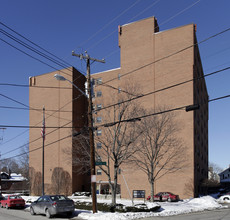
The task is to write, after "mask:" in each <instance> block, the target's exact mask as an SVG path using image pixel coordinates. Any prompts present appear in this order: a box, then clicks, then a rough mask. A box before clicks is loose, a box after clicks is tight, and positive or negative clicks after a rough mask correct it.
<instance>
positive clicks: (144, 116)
mask: <svg viewBox="0 0 230 220" xmlns="http://www.w3.org/2000/svg"><path fill="white" fill-rule="evenodd" d="M225 98H230V95H226V96H221V97H218V98H214V99H210V100H208V102H213V101H217V100H221V99H225ZM208 102H204V103H198V104H197V105H198V106H199V105H203V104H207V103H208ZM191 106H192V105H191ZM186 107H188V105H184V106H181V107H177V108H173V109H168V110H165V111H161V112H154V113H151V114H146V115H142V116H138V117H134V118H129V119H124V120H120V121H115V122H110V123H105V124H102V125H99V126H97V128H99V127H110V126H113V125H115V124H118V123H122V122H132V121H140V120H141V119H142V118H147V117H150V116H155V115H160V114H164V113H168V112H172V111H176V110H182V109H186Z"/></svg>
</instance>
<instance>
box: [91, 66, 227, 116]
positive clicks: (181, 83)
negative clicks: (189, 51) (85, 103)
mask: <svg viewBox="0 0 230 220" xmlns="http://www.w3.org/2000/svg"><path fill="white" fill-rule="evenodd" d="M229 69H230V66H229V67H226V68H223V69H220V70H217V71H214V72H211V73H208V74H205V75H203V76H200V77H197V78H193V79H190V80H186V81H183V82H180V83H177V84H174V85H171V86H167V87H164V88H161V89H158V90H155V91H152V92H148V93H146V94H141V95H138V96H136V97H133V98H131V99H127V100H124V101H121V102H118V103H115V104H111V105H108V106H105V107H102V108H101V109H99V110H95V112H98V111H101V110H104V109H107V108H110V107H113V106H116V105H120V104H123V103H126V102H131V101H133V100H136V99H139V98H143V97H145V96H148V95H152V94H155V93H158V92H162V91H165V90H168V89H172V88H175V87H177V86H181V85H184V84H186V83H189V82H192V81H195V80H199V79H203V78H205V77H208V76H211V75H214V74H217V73H220V72H223V71H226V70H229Z"/></svg>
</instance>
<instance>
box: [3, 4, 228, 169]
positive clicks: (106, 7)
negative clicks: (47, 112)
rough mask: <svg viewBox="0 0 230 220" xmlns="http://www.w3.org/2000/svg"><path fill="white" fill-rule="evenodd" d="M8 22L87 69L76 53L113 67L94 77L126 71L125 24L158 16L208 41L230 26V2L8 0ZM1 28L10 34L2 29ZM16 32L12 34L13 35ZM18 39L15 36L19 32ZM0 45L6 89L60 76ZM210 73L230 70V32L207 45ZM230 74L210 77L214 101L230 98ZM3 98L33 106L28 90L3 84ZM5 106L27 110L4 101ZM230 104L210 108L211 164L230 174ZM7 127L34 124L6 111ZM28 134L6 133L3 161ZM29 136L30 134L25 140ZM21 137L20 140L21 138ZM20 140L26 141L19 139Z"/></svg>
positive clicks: (163, 25) (203, 50)
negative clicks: (121, 29)
mask: <svg viewBox="0 0 230 220" xmlns="http://www.w3.org/2000/svg"><path fill="white" fill-rule="evenodd" d="M0 2H1V7H0V22H2V23H3V24H5V25H7V26H9V27H10V28H12V29H13V30H15V31H17V32H18V33H20V34H22V35H23V36H25V37H26V38H28V39H30V40H31V41H33V42H35V43H36V44H38V45H39V46H41V47H43V48H45V49H46V50H48V51H49V52H51V53H53V54H55V55H56V56H58V57H60V58H62V59H64V60H65V61H66V62H68V63H70V64H71V65H73V66H75V67H76V68H78V69H80V70H82V71H85V63H84V62H81V61H80V60H79V59H78V58H76V57H73V56H72V55H71V51H73V50H75V52H76V53H82V52H84V51H85V50H87V51H88V53H89V54H90V56H92V57H95V58H98V59H101V58H105V59H106V63H105V64H101V63H95V64H93V65H92V67H91V71H92V73H94V72H99V71H104V70H108V69H113V68H117V67H119V66H120V56H119V48H118V34H117V27H118V25H123V24H126V23H129V22H132V21H137V20H140V19H143V18H147V17H150V16H155V17H156V18H157V19H158V24H159V26H160V30H161V31H163V30H166V29H171V28H175V27H178V26H181V25H186V24H190V23H195V24H197V39H198V42H199V41H202V40H204V39H206V38H208V37H210V36H212V35H214V34H216V33H219V32H221V31H223V30H225V29H227V28H229V27H230V13H229V8H230V1H229V0H116V1H108V0H97V1H94V0H84V1H79V0H78V1H77V0H65V1H64V0H49V1H47V0H39V1H31V0H20V1H18V0H9V1H3V0H1V1H0ZM0 28H1V29H3V30H5V31H8V32H10V31H9V30H8V29H6V28H5V27H4V26H2V25H1V24H0ZM10 33H12V32H10ZM14 35H15V34H14ZM0 38H1V39H2V40H4V41H7V42H8V43H11V44H13V45H14V46H16V47H17V48H20V49H22V50H23V51H26V52H28V53H30V54H31V55H32V56H34V57H36V58H39V59H41V60H42V61H44V62H46V63H48V64H49V65H51V66H53V67H54V68H56V69H61V67H59V66H57V65H55V64H54V63H52V62H50V61H48V60H46V59H44V58H41V57H39V56H38V55H36V54H34V53H32V52H30V51H29V50H27V49H25V48H23V47H22V46H21V45H19V44H17V43H15V42H13V41H12V40H10V39H9V38H8V37H6V36H5V35H3V34H2V33H1V32H0ZM2 40H0V76H1V78H0V83H10V84H11V83H13V84H23V85H28V80H29V77H30V76H34V75H39V74H43V73H47V72H51V71H54V69H53V68H51V67H49V66H47V65H44V64H42V63H40V62H38V61H36V60H34V59H32V58H31V57H28V56H26V55H25V54H23V53H21V52H19V51H18V50H16V49H15V48H12V47H10V46H9V45H7V44H6V43H5V42H3V41H2ZM199 48H200V54H201V59H202V64H203V69H204V73H205V74H207V73H210V72H213V71H216V70H219V69H222V68H225V67H228V66H230V31H228V32H226V33H224V34H221V35H219V36H217V37H215V38H212V39H210V40H208V41H206V42H204V43H202V44H200V45H199ZM229 81H230V70H227V71H223V72H220V73H218V74H216V75H214V76H210V77H208V78H206V83H207V88H208V93H209V97H210V99H213V98H217V97H221V96H225V95H229V94H230V86H229ZM0 94H3V95H5V96H7V97H10V98H11V99H14V100H17V101H18V102H21V103H23V104H25V105H29V103H28V100H29V97H28V88H24V87H13V86H3V85H0ZM0 106H8V107H9V106H10V107H25V106H23V105H21V104H19V103H16V102H15V101H12V100H10V99H7V98H5V97H3V96H0ZM229 109H230V98H227V99H222V100H219V101H215V102H211V103H210V104H209V160H210V162H214V163H216V164H218V165H219V166H220V167H222V168H226V167H228V166H229V164H230V160H229V155H230V144H229V142H230V132H229V122H230V120H229ZM0 115H1V117H0V125H29V111H28V110H15V109H5V108H0ZM27 130H28V129H22V128H7V129H6V130H5V131H4V132H3V131H2V130H0V137H1V136H2V137H3V141H1V142H0V152H1V154H2V158H6V157H11V156H14V155H17V154H18V153H19V151H13V152H11V153H8V154H6V153H7V152H8V151H10V150H13V149H15V148H18V147H20V146H21V145H23V144H25V143H26V142H28V138H29V132H28V131H27ZM22 132H24V134H22ZM18 135H20V136H18ZM17 136H18V137H17Z"/></svg>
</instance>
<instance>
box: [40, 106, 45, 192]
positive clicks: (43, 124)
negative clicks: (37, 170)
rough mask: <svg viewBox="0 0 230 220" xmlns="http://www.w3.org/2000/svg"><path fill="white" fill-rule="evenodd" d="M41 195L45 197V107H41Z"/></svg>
mask: <svg viewBox="0 0 230 220" xmlns="http://www.w3.org/2000/svg"><path fill="white" fill-rule="evenodd" d="M41 135H42V195H43V196H44V195H45V185H44V179H45V178H44V176H45V106H43V122H42V129H41Z"/></svg>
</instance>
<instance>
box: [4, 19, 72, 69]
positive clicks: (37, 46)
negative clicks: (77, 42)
mask: <svg viewBox="0 0 230 220" xmlns="http://www.w3.org/2000/svg"><path fill="white" fill-rule="evenodd" d="M0 24H1V25H3V26H4V27H6V28H8V29H9V30H11V31H12V32H14V33H16V34H17V35H18V36H20V37H22V38H23V39H25V40H27V41H28V42H30V43H31V44H33V45H35V46H36V47H38V48H40V49H41V50H43V51H45V52H46V53H48V54H50V55H52V56H53V57H55V58H57V59H59V60H61V61H62V62H64V63H66V64H67V65H68V66H72V65H71V64H69V63H68V62H66V61H65V60H63V59H61V58H59V57H57V56H56V55H54V54H53V53H50V52H49V51H47V50H46V49H44V48H42V47H41V46H39V45H38V44H36V43H34V42H33V41H31V40H29V39H28V38H26V37H24V36H23V35H21V34H19V33H18V32H17V31H15V30H13V29H12V28H10V27H9V26H7V25H6V24H4V23H2V22H0Z"/></svg>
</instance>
